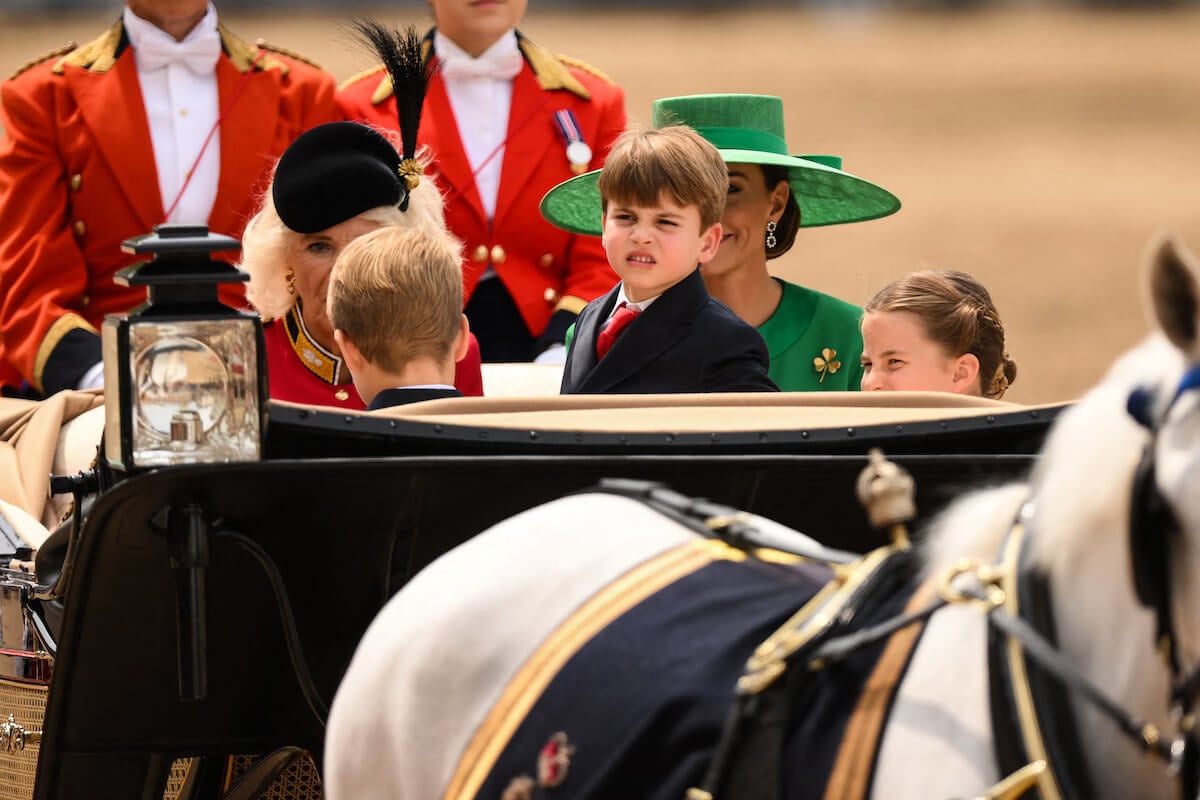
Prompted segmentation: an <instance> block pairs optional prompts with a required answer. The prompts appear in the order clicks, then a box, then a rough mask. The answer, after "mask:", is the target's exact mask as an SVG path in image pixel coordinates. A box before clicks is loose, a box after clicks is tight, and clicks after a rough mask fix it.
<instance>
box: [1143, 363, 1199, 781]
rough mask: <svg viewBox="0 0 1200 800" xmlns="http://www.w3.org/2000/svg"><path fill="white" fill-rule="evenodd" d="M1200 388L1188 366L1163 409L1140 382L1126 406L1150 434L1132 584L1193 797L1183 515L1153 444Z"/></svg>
mask: <svg viewBox="0 0 1200 800" xmlns="http://www.w3.org/2000/svg"><path fill="white" fill-rule="evenodd" d="M1198 388H1200V365H1197V366H1193V367H1191V368H1190V369H1188V370H1187V371H1186V372H1185V373H1184V374H1183V376H1182V377H1181V378H1180V381H1179V384H1178V385H1177V386H1176V388H1175V392H1174V394H1173V395H1172V397H1171V399H1170V402H1168V403H1167V404H1166V408H1164V409H1163V411H1162V413H1161V414H1159V415H1157V417H1156V416H1155V415H1154V414H1153V411H1152V409H1153V406H1154V401H1155V399H1156V397H1155V393H1154V391H1153V390H1152V389H1149V388H1146V387H1141V388H1138V389H1135V390H1134V391H1133V392H1132V393H1130V395H1129V399H1128V402H1127V404H1126V407H1127V409H1128V411H1129V414H1130V416H1132V417H1133V418H1134V419H1135V420H1136V421H1137V422H1138V423H1139V424H1140V425H1142V427H1144V428H1145V429H1146V430H1147V431H1148V432H1149V433H1150V439H1149V441H1148V442H1147V443H1146V446H1145V449H1144V450H1143V451H1142V457H1141V460H1140V461H1139V463H1138V466H1137V470H1136V471H1135V473H1134V480H1133V487H1132V496H1131V498H1130V509H1129V552H1130V559H1131V564H1132V567H1133V584H1134V589H1135V591H1136V594H1137V598H1138V601H1139V602H1140V603H1141V604H1142V605H1143V606H1146V607H1147V608H1149V609H1150V610H1151V611H1153V612H1154V616H1155V620H1156V623H1155V628H1156V630H1155V639H1156V641H1157V642H1158V643H1159V645H1160V647H1161V651H1162V653H1163V658H1164V659H1165V660H1166V662H1167V666H1168V668H1169V669H1170V670H1171V716H1172V718H1173V719H1174V720H1175V721H1176V725H1178V726H1179V733H1180V735H1179V737H1178V738H1177V739H1176V741H1175V742H1174V743H1173V748H1174V749H1176V750H1177V751H1178V752H1175V753H1173V754H1172V759H1173V764H1175V765H1176V768H1177V769H1178V770H1179V774H1180V780H1181V781H1182V782H1183V784H1184V787H1183V795H1182V796H1183V797H1185V798H1187V799H1188V800H1192V798H1195V797H1196V796H1197V792H1198V791H1200V752H1198V750H1197V741H1196V737H1195V731H1194V728H1195V719H1194V711H1193V709H1194V705H1195V700H1196V694H1197V692H1198V691H1200V664H1198V665H1195V666H1193V667H1191V670H1190V671H1189V672H1185V669H1184V665H1183V664H1182V661H1181V658H1180V653H1179V636H1178V634H1177V630H1176V627H1175V620H1174V614H1173V612H1172V609H1171V566H1170V564H1171V548H1172V544H1173V542H1174V541H1175V540H1177V539H1178V538H1179V536H1180V535H1181V526H1180V524H1179V518H1178V517H1177V516H1176V514H1175V511H1174V510H1173V509H1172V508H1171V505H1170V503H1169V502H1168V501H1167V499H1166V498H1165V497H1163V495H1162V492H1160V491H1159V489H1158V482H1157V480H1156V477H1157V472H1156V468H1157V463H1156V459H1155V448H1156V445H1157V443H1158V435H1159V432H1160V430H1161V424H1162V422H1163V420H1165V419H1166V418H1167V415H1168V414H1169V413H1170V411H1171V409H1172V408H1174V406H1175V403H1177V402H1178V401H1179V398H1180V397H1182V396H1183V395H1184V394H1186V393H1187V392H1189V391H1192V390H1194V389H1198Z"/></svg>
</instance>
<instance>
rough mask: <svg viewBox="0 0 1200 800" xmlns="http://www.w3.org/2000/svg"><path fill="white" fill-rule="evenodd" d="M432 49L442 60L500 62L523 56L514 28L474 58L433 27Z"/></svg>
mask: <svg viewBox="0 0 1200 800" xmlns="http://www.w3.org/2000/svg"><path fill="white" fill-rule="evenodd" d="M433 50H434V52H435V53H437V57H438V58H439V59H440V60H441V61H443V62H449V61H458V60H462V61H478V62H492V63H500V62H505V61H511V60H512V59H513V56H514V55H515V56H516V58H517V59H523V58H524V56H522V55H521V48H520V47H518V46H517V31H516V29H515V28H514V29H511V30H509V31H508V33H505V34H503V35H501V37H500V38H499V39H497V40H496V41H495V42H493V43H492V46H491V47H489V48H488V49H487V50H484V51H483V52H482V53H480V54H479V57H478V58H475V57H474V56H472V55H471V54H470V53H468V52H467V51H466V50H463V49H462V48H461V47H459V46H458V45H457V44H456V43H455V42H454V41H453V40H452V39H451V38H450V37H449V36H446V35H445V34H444V33H442V32H441V31H440V30H437V29H435V30H434V32H433Z"/></svg>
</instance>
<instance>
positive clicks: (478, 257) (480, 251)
mask: <svg viewBox="0 0 1200 800" xmlns="http://www.w3.org/2000/svg"><path fill="white" fill-rule="evenodd" d="M487 257H488V249H487V245H484V244H481V245H479V247H476V248H475V252H474V253H473V254H472V255H471V260H472V261H478V262H479V263H480V264H482V263H483V262H484V261H487Z"/></svg>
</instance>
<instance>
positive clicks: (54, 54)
mask: <svg viewBox="0 0 1200 800" xmlns="http://www.w3.org/2000/svg"><path fill="white" fill-rule="evenodd" d="M76 47H79V45H78V44H76V43H75V42H67V43H66V44H65V45H63V46H62V47H59V48H58V49H56V50H51V51H50V52H49V53H46V54H45V55H42V56H38V57H37V58H34V59H31V60H29V61H26V62H25V63H24V64H22V65H21V66H20V67H19V68H18V69H17V71H16V72H14V73H13V74H12V75H9V76H8V79H9V80H10V81H11V80H13V79H14V78H17V77H19V76H20V75H21V74H22V73H25V72H28V71H29V70H31V69H33V68H34V67H36V66H37V65H38V64H44V63H45V62H47V61H49V60H50V59H52V58H58V57H60V56H64V55H66V54H67V53H69V52H71V51H72V50H74V49H75V48H76Z"/></svg>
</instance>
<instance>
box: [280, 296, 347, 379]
mask: <svg viewBox="0 0 1200 800" xmlns="http://www.w3.org/2000/svg"><path fill="white" fill-rule="evenodd" d="M283 329H284V330H285V331H287V338H288V342H289V343H290V344H291V345H292V349H293V350H295V351H296V358H298V359H300V363H301V364H303V365H304V367H305V369H307V370H308V371H309V372H311V373H312V374H313V375H316V376H317V377H318V378H320V379H321V380H323V381H325V383H328V384H329V385H330V386H341V385H342V384H346V383H349V382H350V374H349V372H348V371H347V370H346V369H344V365H343V363H342V359H341V358H340V357H339V356H335V355H334V354H333V353H331V352H329V351H328V350H326V349H325V348H324V347H322V346H321V344H320V343H319V342H317V340H316V339H314V338H313V337H312V335H311V334H309V332H308V328H306V327H304V317H302V316H300V303H299V301H297V302H296V305H294V306H292V307H291V309H289V310H288V312H287V314H286V315H284V318H283Z"/></svg>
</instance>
